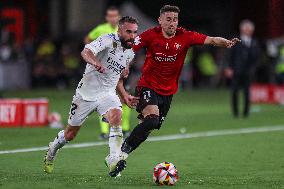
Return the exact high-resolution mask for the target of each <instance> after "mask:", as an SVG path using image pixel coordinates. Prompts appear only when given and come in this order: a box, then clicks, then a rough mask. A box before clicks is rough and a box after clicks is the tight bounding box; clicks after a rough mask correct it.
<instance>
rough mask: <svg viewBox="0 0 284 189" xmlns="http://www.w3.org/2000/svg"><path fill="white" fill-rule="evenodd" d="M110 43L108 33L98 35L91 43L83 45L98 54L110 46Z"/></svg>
mask: <svg viewBox="0 0 284 189" xmlns="http://www.w3.org/2000/svg"><path fill="white" fill-rule="evenodd" d="M111 45H112V39H111V38H110V36H109V35H103V36H100V37H98V38H97V39H96V40H94V41H92V42H91V43H89V44H87V45H85V48H86V49H90V50H91V51H92V52H93V53H94V54H98V53H99V52H101V51H103V50H104V49H106V48H108V47H110V46H111Z"/></svg>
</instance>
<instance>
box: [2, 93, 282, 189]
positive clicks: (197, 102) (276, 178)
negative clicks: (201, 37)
mask: <svg viewBox="0 0 284 189" xmlns="http://www.w3.org/2000/svg"><path fill="white" fill-rule="evenodd" d="M72 95H73V91H56V90H52V89H45V90H33V91H21V92H4V97H24V98H26V97H47V98H48V99H49V101H50V111H57V112H59V113H60V114H61V115H62V119H63V121H64V123H66V118H67V114H68V111H69V108H70V102H71V99H72ZM229 104H230V102H229V92H228V91H227V90H197V91H189V92H181V93H178V94H177V95H176V96H175V97H174V99H173V103H172V107H171V109H170V112H169V114H168V117H167V118H166V121H165V122H164V125H163V126H162V128H161V130H160V131H155V132H153V134H152V136H163V135H172V134H179V133H180V132H181V130H182V131H183V132H186V133H196V132H206V131H218V130H226V129H238V128H255V127H273V126H276V125H278V126H281V125H283V126H284V107H283V106H281V105H252V108H251V110H252V113H251V116H250V117H249V118H248V119H242V118H240V119H235V118H233V117H232V116H231V113H230V106H229ZM136 116H137V113H136V112H135V111H133V113H132V115H131V123H132V124H131V125H132V127H133V126H134V125H136V123H137V120H136ZM58 131H59V130H56V129H50V128H47V127H46V128H0V151H4V150H14V149H22V148H32V147H42V146H47V144H48V142H49V141H51V140H52V139H53V138H54V137H55V136H56V134H57V132H58ZM98 134H99V127H98V121H97V115H96V114H93V115H92V116H90V117H89V119H88V120H87V121H86V122H85V124H84V126H83V128H82V129H81V130H80V133H79V135H78V136H77V138H76V139H75V140H74V141H72V142H71V143H72V144H75V143H83V142H95V141H98ZM44 153H45V152H44V151H36V152H25V153H14V154H0V188H3V189H10V188H21V189H32V188H34V189H39V188H45V189H47V188H50V189H51V188H60V189H65V188H66V189H70V188H116V189H118V188H156V189H157V188H158V187H159V186H156V185H155V184H153V182H152V171H153V167H154V166H155V165H156V164H157V163H160V162H163V161H169V162H172V163H173V164H175V165H176V167H177V169H178V171H179V175H180V180H179V181H178V182H177V183H176V185H175V186H174V188H192V189H199V188H202V189H203V188H208V189H209V188H210V189H212V188H213V189H228V188H241V189H243V188H249V189H251V188H255V189H259V188H263V189H270V188H284V131H271V132H262V133H250V134H236V135H223V136H213V137H199V138H190V139H179V140H169V141H155V142H146V143H144V144H142V145H141V146H140V147H139V148H138V149H137V150H136V151H135V152H134V153H133V154H131V155H130V157H129V158H128V160H127V163H128V165H127V169H126V170H125V171H123V172H122V176H121V177H120V178H117V179H113V178H110V177H109V176H108V174H107V168H106V167H105V165H104V163H103V162H104V158H105V156H106V155H107V153H108V146H107V145H102V146H93V147H86V148H72V149H71V148H66V149H64V148H63V149H62V150H61V151H60V152H59V154H58V157H57V159H56V162H55V169H54V173H53V174H46V173H44V172H43V168H42V166H43V156H44ZM166 188H167V187H166Z"/></svg>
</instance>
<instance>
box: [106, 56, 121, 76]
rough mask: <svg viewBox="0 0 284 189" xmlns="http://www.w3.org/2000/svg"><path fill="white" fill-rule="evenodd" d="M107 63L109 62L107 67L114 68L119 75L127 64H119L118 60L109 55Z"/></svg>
mask: <svg viewBox="0 0 284 189" xmlns="http://www.w3.org/2000/svg"><path fill="white" fill-rule="evenodd" d="M107 63H108V64H109V65H108V66H107V68H108V69H110V70H112V71H113V72H114V73H116V74H117V75H120V74H121V73H122V71H123V70H124V69H125V66H123V65H121V64H119V63H118V62H116V61H115V60H113V59H112V58H111V57H108V59H107Z"/></svg>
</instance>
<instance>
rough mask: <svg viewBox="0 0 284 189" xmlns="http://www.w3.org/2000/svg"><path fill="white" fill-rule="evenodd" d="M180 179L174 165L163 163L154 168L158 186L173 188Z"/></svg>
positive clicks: (154, 178)
mask: <svg viewBox="0 0 284 189" xmlns="http://www.w3.org/2000/svg"><path fill="white" fill-rule="evenodd" d="M178 179H179V176H178V171H177V169H176V166H174V164H172V163H169V162H163V163H159V164H158V165H156V166H155V167H154V173H153V181H154V183H156V184H157V185H167V186H172V185H174V184H175V183H176V182H177V181H178Z"/></svg>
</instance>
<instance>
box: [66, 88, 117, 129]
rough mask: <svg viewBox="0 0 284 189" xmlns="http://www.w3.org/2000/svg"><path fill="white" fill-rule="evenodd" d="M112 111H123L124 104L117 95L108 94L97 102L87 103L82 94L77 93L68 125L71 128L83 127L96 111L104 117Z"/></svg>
mask: <svg viewBox="0 0 284 189" xmlns="http://www.w3.org/2000/svg"><path fill="white" fill-rule="evenodd" d="M111 109H119V110H121V111H122V104H121V102H120V99H119V97H118V96H117V95H116V94H111V93H106V95H104V96H103V97H100V98H98V99H97V100H96V101H86V100H84V99H83V98H82V96H81V95H80V94H78V93H76V94H75V95H74V96H73V100H72V105H71V108H70V111H69V118H68V124H69V125H70V126H81V125H82V124H83V123H84V121H85V120H86V119H87V118H88V116H89V115H90V114H91V113H93V112H94V111H96V112H98V113H99V114H100V115H104V114H106V113H107V112H108V111H109V110H111Z"/></svg>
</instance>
